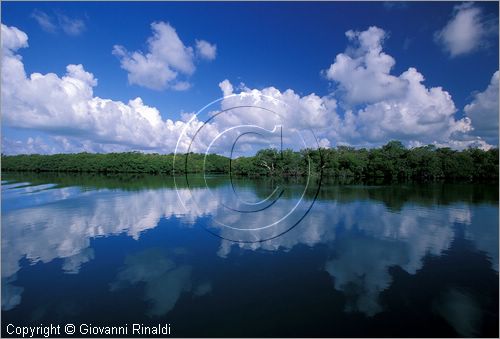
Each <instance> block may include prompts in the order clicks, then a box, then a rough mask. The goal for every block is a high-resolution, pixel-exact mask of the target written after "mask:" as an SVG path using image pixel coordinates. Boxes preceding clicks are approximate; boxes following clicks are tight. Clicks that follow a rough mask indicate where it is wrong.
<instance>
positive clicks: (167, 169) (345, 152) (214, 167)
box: [2, 141, 498, 180]
mask: <svg viewBox="0 0 500 339" xmlns="http://www.w3.org/2000/svg"><path fill="white" fill-rule="evenodd" d="M173 160H174V155H173V154H168V155H160V154H143V153H138V152H129V153H109V154H93V153H78V154H55V155H15V156H4V155H2V170H4V171H35V172H97V173H153V174H184V173H202V172H205V173H229V171H230V168H231V169H232V171H231V173H232V174H234V175H241V176H272V177H301V176H305V175H307V174H308V173H310V174H312V175H315V176H318V175H319V174H320V173H321V172H322V173H323V177H334V178H385V179H417V180H434V179H461V180H464V179H465V180H484V179H489V180H490V179H495V180H497V179H498V148H494V149H490V150H488V151H483V150H481V149H477V148H470V149H466V150H463V151H456V150H452V149H450V148H436V147H435V146H423V147H416V148H411V149H407V148H405V147H404V146H403V144H402V143H401V142H399V141H391V142H389V143H387V144H386V145H384V146H382V147H380V148H372V149H366V148H361V149H355V148H353V147H348V146H339V147H337V148H322V149H316V150H313V149H306V150H302V151H300V152H295V151H292V150H284V151H283V152H279V151H278V150H276V149H264V150H260V151H259V152H257V154H256V155H255V156H251V157H240V158H237V159H233V160H230V159H229V158H226V157H223V156H219V155H215V154H210V155H207V157H206V161H204V160H205V155H204V154H194V153H190V154H185V155H181V156H177V158H176V160H175V165H174V166H173V164H174V161H173Z"/></svg>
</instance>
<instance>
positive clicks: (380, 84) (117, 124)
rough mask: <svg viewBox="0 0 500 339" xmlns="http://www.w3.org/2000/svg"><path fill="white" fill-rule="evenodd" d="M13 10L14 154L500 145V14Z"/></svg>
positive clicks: (8, 130)
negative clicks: (280, 144)
mask: <svg viewBox="0 0 500 339" xmlns="http://www.w3.org/2000/svg"><path fill="white" fill-rule="evenodd" d="M1 6H2V30H1V40H2V66H1V67H2V80H1V81H2V87H1V96H2V102H1V111H2V112H1V113H2V153H4V154H19V153H72V152H83V151H86V152H115V151H144V152H158V153H171V152H174V151H176V150H177V151H185V150H187V149H188V148H189V147H191V148H190V150H194V151H207V150H208V149H210V150H213V151H215V150H222V151H227V150H228V149H230V146H231V145H232V144H234V143H235V138H237V137H238V135H241V134H245V133H248V134H247V135H245V138H242V139H241V140H240V141H239V144H238V149H239V151H241V152H253V151H255V148H256V147H257V148H259V147H269V146H270V147H274V146H276V145H277V143H276V134H275V133H274V134H273V132H272V131H273V129H274V128H275V127H276V126H280V127H281V128H280V129H281V130H283V131H284V132H283V137H284V144H285V146H286V147H288V148H294V149H300V148H304V147H314V146H315V145H316V146H324V147H327V146H330V147H335V146H338V145H352V146H355V147H377V146H380V145H383V144H385V143H387V142H388V141H390V140H393V139H397V140H401V141H402V142H403V143H404V144H405V145H406V146H408V147H417V146H422V145H427V144H434V145H436V146H438V147H452V148H454V149H463V148H467V147H481V148H483V149H488V148H490V147H498V106H499V104H498V77H499V73H498V69H499V64H498V62H499V56H498V50H499V46H498V40H499V37H498V2H476V3H473V2H315V3H305V2H298V3H297V2H293V3H292V2H239V3H234V2H233V3H230V2H216V3H201V2H146V3H138V2H137V3H136V2H108V3H105V2H2V4H1ZM215 100H218V101H216V102H215V103H213V102H214V101H215ZM210 103H212V104H210ZM209 104H210V105H209ZM206 105H209V106H208V107H205V106H206ZM239 106H246V108H239V109H235V107H239ZM220 110H225V112H224V114H220V115H216V114H215V113H216V112H219V111H220ZM197 113H198V114H197ZM206 120H209V122H207V123H204V121H206ZM249 126H251V127H249ZM228 131H229V132H228ZM264 132H265V133H264ZM267 134H269V135H267ZM307 134H309V136H307ZM311 135H312V136H313V137H311ZM304 140H305V141H304ZM249 145H252V146H251V147H250V146H249Z"/></svg>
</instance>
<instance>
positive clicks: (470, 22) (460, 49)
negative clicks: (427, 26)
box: [435, 2, 496, 57]
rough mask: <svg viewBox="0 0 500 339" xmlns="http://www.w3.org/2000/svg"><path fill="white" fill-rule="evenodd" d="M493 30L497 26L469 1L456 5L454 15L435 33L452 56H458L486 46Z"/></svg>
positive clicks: (438, 40) (437, 39) (436, 38)
mask: <svg viewBox="0 0 500 339" xmlns="http://www.w3.org/2000/svg"><path fill="white" fill-rule="evenodd" d="M493 30H496V28H494V25H492V23H491V22H488V21H487V20H485V18H484V17H483V14H482V12H481V9H480V8H479V7H477V6H475V5H474V4H473V3H471V2H467V3H464V4H461V5H457V6H455V8H454V10H453V17H452V18H451V20H450V21H448V23H447V24H446V26H445V27H444V28H443V29H442V30H440V31H438V32H436V33H435V40H436V42H438V43H440V44H441V45H442V46H443V48H444V49H445V51H447V52H448V53H449V55H450V56H451V57H456V56H458V55H462V54H468V53H471V52H473V51H475V50H477V49H478V48H480V47H482V46H484V45H485V44H486V41H485V39H486V38H487V37H488V35H490V34H491V33H492V32H493Z"/></svg>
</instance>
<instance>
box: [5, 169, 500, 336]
mask: <svg viewBox="0 0 500 339" xmlns="http://www.w3.org/2000/svg"><path fill="white" fill-rule="evenodd" d="M233 184H234V185H233V186H232V185H231V184H230V181H229V180H228V178H225V177H211V178H207V179H206V183H205V180H204V178H202V177H189V178H188V179H187V180H186V179H185V178H184V179H179V180H177V181H176V182H174V179H172V178H170V177H153V176H151V177H134V176H114V177H103V176H88V175H87V176H83V175H74V176H71V175H47V174H45V175H42V174H40V175H36V174H12V173H4V174H3V177H2V258H1V263H2V320H3V321H2V333H3V334H4V335H6V333H5V330H6V329H5V326H6V324H8V323H14V324H16V325H38V324H48V323H53V324H65V323H73V324H76V325H79V324H82V323H86V324H93V325H96V326H97V325H99V326H121V325H125V324H131V323H143V324H152V325H156V324H158V323H162V324H163V323H170V324H171V331H172V334H173V336H180V337H186V336H239V337H241V336H267V337H269V336H344V337H345V336H368V337H373V336H398V337H405V336H406V337H408V336H410V337H415V336H447V337H450V336H451V337H453V336H467V337H469V336H490V337H497V336H498V325H499V324H498V317H499V315H498V306H499V305H498V298H499V295H498V283H499V281H498V213H499V211H498V185H496V184H494V185H485V184H475V185H473V184H398V185H360V184H357V185H345V184H344V185H339V184H336V183H325V182H324V183H323V184H322V185H321V187H320V188H319V190H317V185H315V183H310V184H309V186H307V188H306V187H305V183H290V182H289V183H279V184H277V183H275V182H271V181H270V180H259V181H258V180H253V181H251V180H234V182H233ZM176 186H177V188H176ZM226 239H229V240H226ZM265 239H270V240H267V241H262V240H265ZM234 240H240V241H242V242H235V241H234Z"/></svg>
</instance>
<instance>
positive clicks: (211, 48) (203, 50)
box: [196, 40, 217, 60]
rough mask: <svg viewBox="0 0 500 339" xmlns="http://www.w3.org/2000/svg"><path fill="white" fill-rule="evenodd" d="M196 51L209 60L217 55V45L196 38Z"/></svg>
mask: <svg viewBox="0 0 500 339" xmlns="http://www.w3.org/2000/svg"><path fill="white" fill-rule="evenodd" d="M196 53H198V55H199V56H200V57H201V58H203V59H207V60H214V59H215V56H216V55H217V46H216V45H213V44H211V43H209V42H208V41H205V40H196Z"/></svg>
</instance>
